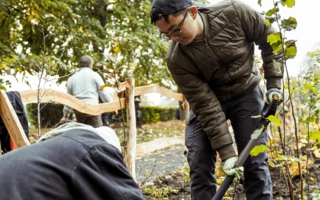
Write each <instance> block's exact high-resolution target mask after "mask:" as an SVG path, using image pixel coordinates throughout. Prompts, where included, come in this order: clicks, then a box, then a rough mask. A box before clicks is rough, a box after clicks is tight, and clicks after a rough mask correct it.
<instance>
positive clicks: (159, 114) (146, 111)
mask: <svg viewBox="0 0 320 200" xmlns="http://www.w3.org/2000/svg"><path fill="white" fill-rule="evenodd" d="M41 108H42V109H41V112H40V113H41V127H48V128H52V127H54V126H55V125H56V124H58V123H59V121H60V119H61V118H62V116H63V105H61V104H56V103H41ZM177 109H178V108H177V107H160V106H141V123H142V124H149V123H156V122H159V121H169V120H173V119H176V111H177ZM26 110H27V114H28V120H29V122H30V123H31V125H33V126H35V127H37V126H38V125H37V121H38V117H37V104H36V103H31V104H27V107H26ZM121 113H122V112H120V111H119V114H120V115H121ZM123 113H124V115H126V111H125V110H124V112H123ZM124 119H126V117H124Z"/></svg>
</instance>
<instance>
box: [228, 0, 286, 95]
mask: <svg viewBox="0 0 320 200" xmlns="http://www.w3.org/2000/svg"><path fill="white" fill-rule="evenodd" d="M232 2H233V6H234V7H235V10H236V12H237V14H238V17H239V19H240V22H241V26H242V28H243V30H244V32H245V34H246V37H247V39H249V40H250V41H252V42H254V43H255V44H256V45H258V46H259V49H260V50H261V56H262V59H263V66H264V71H265V78H266V79H267V88H279V89H280V88H281V79H282V77H283V72H282V67H279V66H274V64H273V63H274V61H277V62H281V59H280V58H281V54H282V52H280V53H278V54H277V55H275V54H273V52H272V47H271V46H270V45H269V43H268V42H267V36H268V35H269V34H271V33H275V32H276V31H275V30H274V28H273V27H272V26H269V25H267V24H266V22H265V19H264V18H263V16H262V15H261V14H260V13H258V12H257V11H255V10H254V9H252V8H251V7H250V6H248V5H246V4H244V3H242V2H240V1H236V0H233V1H232Z"/></svg>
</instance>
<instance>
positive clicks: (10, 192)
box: [0, 122, 144, 200]
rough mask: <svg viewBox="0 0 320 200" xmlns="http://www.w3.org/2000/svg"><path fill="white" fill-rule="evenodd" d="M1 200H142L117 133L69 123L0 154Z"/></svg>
mask: <svg viewBox="0 0 320 200" xmlns="http://www.w3.org/2000/svg"><path fill="white" fill-rule="evenodd" d="M0 177H1V178H0V199H15V200H16V199H26V200H27V199H46V200H50V199H52V200H56V199H63V200H68V199H70V200H71V199H82V200H86V199H87V200H92V199H108V200H128V199H132V200H139V199H144V198H143V196H142V193H141V190H140V188H139V187H138V185H137V184H136V183H135V181H134V180H133V178H132V177H131V175H130V174H129V172H128V169H127V167H126V165H125V163H124V162H123V157H122V154H121V147H120V143H119V140H118V138H117V136H116V134H115V132H114V131H113V130H112V129H111V128H108V127H99V128H93V127H92V126H89V125H85V124H80V123H75V122H71V123H65V124H63V125H61V126H59V127H57V128H55V129H53V130H52V131H50V132H48V133H47V134H45V135H44V136H43V137H41V138H40V139H39V140H38V141H37V142H36V143H35V144H32V145H30V146H25V147H21V148H19V149H17V150H14V151H11V152H9V153H7V154H5V155H3V156H0Z"/></svg>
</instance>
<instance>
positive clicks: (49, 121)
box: [26, 103, 63, 128]
mask: <svg viewBox="0 0 320 200" xmlns="http://www.w3.org/2000/svg"><path fill="white" fill-rule="evenodd" d="M40 105H41V111H40V117H41V120H40V121H41V127H42V128H44V127H47V128H52V127H54V126H55V125H56V124H58V123H59V121H60V119H61V118H62V116H63V105H61V104H56V103H41V104H40ZM26 110H27V115H28V121H29V122H30V123H31V125H33V126H34V127H38V115H37V104H36V103H30V104H27V106H26Z"/></svg>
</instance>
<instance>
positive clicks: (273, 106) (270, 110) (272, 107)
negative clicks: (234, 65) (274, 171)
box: [212, 95, 279, 200]
mask: <svg viewBox="0 0 320 200" xmlns="http://www.w3.org/2000/svg"><path fill="white" fill-rule="evenodd" d="M272 98H273V99H272V102H271V103H270V104H268V105H267V107H265V109H264V110H263V113H262V117H261V120H260V123H259V125H258V127H257V129H256V130H255V131H254V133H253V134H252V136H251V139H250V141H249V142H248V144H247V145H246V147H245V148H244V149H243V150H242V152H241V153H240V155H239V157H238V160H237V161H236V162H235V164H234V167H233V168H238V167H241V166H243V164H244V162H245V161H246V159H247V158H248V156H249V154H250V151H251V150H252V149H253V147H255V146H256V144H257V140H258V138H259V136H260V135H261V134H262V133H263V132H264V130H265V129H266V127H267V126H268V124H269V123H270V121H269V120H268V116H270V115H274V114H275V113H276V110H277V106H278V103H279V97H278V96H276V95H274V96H273V97H272ZM233 179H234V175H232V176H227V177H226V178H225V179H224V181H223V183H222V184H221V186H220V187H219V189H218V191H217V192H216V194H215V195H214V197H213V198H212V200H221V199H222V197H223V195H224V194H225V192H226V191H227V190H228V188H229V186H230V185H231V184H232V181H233Z"/></svg>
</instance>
